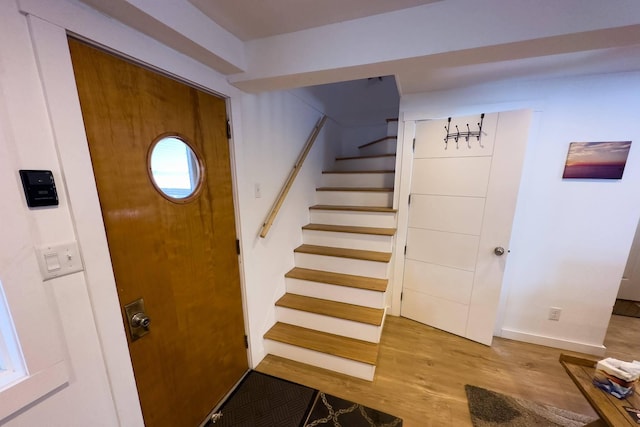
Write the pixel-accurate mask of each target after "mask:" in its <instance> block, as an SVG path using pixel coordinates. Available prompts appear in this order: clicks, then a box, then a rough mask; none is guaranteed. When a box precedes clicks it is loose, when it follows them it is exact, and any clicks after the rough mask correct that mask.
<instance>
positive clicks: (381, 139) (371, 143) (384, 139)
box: [358, 136, 397, 148]
mask: <svg viewBox="0 0 640 427" xmlns="http://www.w3.org/2000/svg"><path fill="white" fill-rule="evenodd" d="M396 138H397V136H385V137H384V138H380V139H376V140H375V141H371V142H367V143H366V144H363V145H360V146H359V147H358V148H364V147H368V146H370V145H374V144H377V143H379V142H383V141H386V140H387V139H396Z"/></svg>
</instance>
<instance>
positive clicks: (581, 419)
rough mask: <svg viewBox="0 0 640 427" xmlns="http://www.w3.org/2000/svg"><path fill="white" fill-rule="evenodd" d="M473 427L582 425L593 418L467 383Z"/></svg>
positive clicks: (576, 426)
mask: <svg viewBox="0 0 640 427" xmlns="http://www.w3.org/2000/svg"><path fill="white" fill-rule="evenodd" d="M464 389H465V391H466V392H467V399H468V401H469V412H470V413H471V421H472V422H473V426H474V427H498V426H499V427H529V426H537V427H558V426H560V427H582V426H584V425H585V424H587V423H590V422H591V421H594V418H592V417H587V416H586V415H581V414H576V413H575V412H571V411H566V410H564V409H559V408H556V407H554V406H549V405H542V404H539V403H535V402H531V401H529V400H525V399H518V398H515V397H509V396H505V395H504V394H500V393H496V392H494V391H490V390H486V389H484V388H480V387H476V386H472V385H468V384H467V385H465V386H464Z"/></svg>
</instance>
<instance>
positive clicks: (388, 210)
mask: <svg viewBox="0 0 640 427" xmlns="http://www.w3.org/2000/svg"><path fill="white" fill-rule="evenodd" d="M309 209H311V210H327V211H353V212H377V213H393V214H395V213H397V212H398V210H397V209H393V208H390V207H387V206H348V205H313V206H310V207H309Z"/></svg>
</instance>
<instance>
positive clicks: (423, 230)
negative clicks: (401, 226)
mask: <svg viewBox="0 0 640 427" xmlns="http://www.w3.org/2000/svg"><path fill="white" fill-rule="evenodd" d="M530 121H531V112H530V111H511V112H505V113H500V114H497V113H494V114H487V115H486V116H485V117H484V120H483V127H482V137H481V139H480V141H478V140H477V138H475V137H473V136H472V137H470V138H469V139H468V140H466V139H465V137H463V136H460V137H459V138H458V141H456V140H455V139H449V140H448V142H446V143H445V139H444V137H445V136H446V135H447V131H446V128H447V126H448V127H449V129H450V132H454V133H455V132H456V131H455V129H460V132H464V131H467V129H471V130H477V129H478V127H477V125H476V123H477V122H480V117H479V115H478V116H470V117H459V118H454V119H453V120H452V121H451V124H450V125H448V123H447V120H432V121H423V122H418V123H417V124H416V131H415V132H416V133H415V137H416V138H415V153H414V160H413V169H412V177H411V203H410V205H409V226H408V230H407V248H406V254H405V266H404V282H403V299H402V306H401V314H402V316H404V317H408V318H410V319H413V320H417V321H419V322H422V323H425V324H428V325H431V326H434V327H436V328H438V329H442V330H445V331H447V332H451V333H453V334H456V335H460V336H462V337H465V338H468V339H471V340H474V341H478V342H481V343H483V344H487V345H490V344H491V341H492V338H493V331H494V326H495V320H496V318H497V314H498V313H497V311H498V303H499V299H500V291H501V288H502V276H503V273H504V268H505V262H506V260H507V252H508V247H509V240H510V236H511V225H512V223H513V216H514V213H515V206H516V197H517V194H518V188H519V185H520V175H521V171H522V163H523V160H524V150H525V147H526V144H527V141H528V136H529V125H530ZM467 123H469V128H467Z"/></svg>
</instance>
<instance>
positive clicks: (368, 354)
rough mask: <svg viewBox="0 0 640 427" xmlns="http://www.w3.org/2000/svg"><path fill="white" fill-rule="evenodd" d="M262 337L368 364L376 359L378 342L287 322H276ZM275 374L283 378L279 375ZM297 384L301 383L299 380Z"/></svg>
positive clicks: (371, 363) (290, 361)
mask: <svg viewBox="0 0 640 427" xmlns="http://www.w3.org/2000/svg"><path fill="white" fill-rule="evenodd" d="M264 337H265V338H267V339H270V340H274V341H280V342H283V343H286V344H292V345H296V346H298V347H303V348H308V349H310V350H315V351H319V352H322V353H327V354H333V355H334V356H339V357H344V358H346V359H351V360H355V361H357V362H362V363H367V364H369V365H375V364H376V359H377V358H378V344H374V343H370V342H366V341H360V340H356V339H353V338H346V337H341V336H338V335H333V334H327V333H325V332H320V331H316V330H313V329H307V328H301V327H299V326H294V325H289V324H287V323H280V322H277V323H276V324H275V325H274V326H273V327H272V328H271V329H269V330H268V331H267V333H266V334H264ZM267 357H270V358H271V357H276V356H272V355H269V356H267ZM282 360H284V361H286V362H287V363H297V362H293V361H292V360H288V359H282ZM303 366H309V365H303ZM311 368H313V367H311ZM315 369H320V368H315ZM327 372H329V374H332V375H340V374H336V373H335V372H331V371H327ZM265 373H266V372H265ZM275 376H277V377H280V378H285V377H283V376H280V375H275ZM285 379H286V378H285ZM358 381H364V380H358ZM299 384H302V383H300V382H299Z"/></svg>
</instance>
